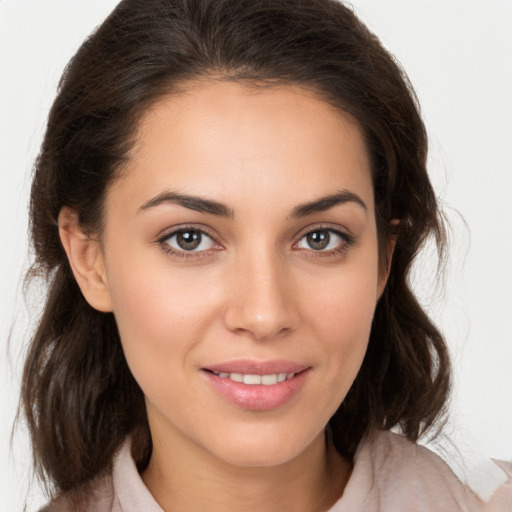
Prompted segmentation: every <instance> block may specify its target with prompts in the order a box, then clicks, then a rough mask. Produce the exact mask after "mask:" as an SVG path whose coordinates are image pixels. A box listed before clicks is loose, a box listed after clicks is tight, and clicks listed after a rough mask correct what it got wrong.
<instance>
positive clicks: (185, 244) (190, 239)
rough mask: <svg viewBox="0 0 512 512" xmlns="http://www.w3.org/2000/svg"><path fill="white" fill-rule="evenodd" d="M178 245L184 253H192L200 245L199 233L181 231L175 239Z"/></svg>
mask: <svg viewBox="0 0 512 512" xmlns="http://www.w3.org/2000/svg"><path fill="white" fill-rule="evenodd" d="M176 241H177V242H178V245H179V246H180V247H181V248H182V249H183V250H185V251H192V250H194V249H197V248H198V247H199V244H200V243H201V233H199V232H198V231H182V232H181V233H178V235H177V237H176Z"/></svg>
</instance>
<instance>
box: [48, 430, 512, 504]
mask: <svg viewBox="0 0 512 512" xmlns="http://www.w3.org/2000/svg"><path fill="white" fill-rule="evenodd" d="M495 464H496V468H495V469H497V471H498V474H499V475H500V481H501V482H502V483H499V484H496V486H497V488H496V489H493V492H492V496H491V498H490V499H489V500H488V501H487V502H484V501H483V500H481V499H480V498H479V497H477V495H476V494H475V493H474V492H473V491H471V490H470V489H469V488H468V487H466V486H465V485H463V484H462V483H461V481H460V480H459V479H458V478H457V477H456V476H455V474H454V473H453V472H452V471H451V469H450V468H449V467H448V466H447V465H446V464H445V462H444V461H443V460H442V459H441V458H440V457H439V456H437V455H436V454H435V453H433V452H432V451H430V450H429V449H427V448H425V447H423V446H419V445H417V444H415V443H412V442H410V441H408V440H407V439H406V438H404V437H403V436H400V435H398V434H394V433H391V432H383V431H380V432H376V433H375V434H374V435H373V436H372V437H371V438H370V439H367V440H365V441H364V442H362V443H361V445H360V446H359V448H358V450H357V452H356V455H355V457H354V468H353V471H352V474H351V477H350V479H349V481H348V484H347V486H346V487H345V490H344V492H343V495H342V496H341V498H340V499H339V500H338V501H337V502H336V503H335V504H334V505H333V506H332V507H331V509H330V510H329V511H328V512H512V463H505V462H503V463H502V462H496V463H495ZM491 485H492V483H491ZM290 492H293V489H290ZM44 510H48V511H49V512H63V511H66V512H68V511H71V510H72V509H71V508H69V505H68V506H67V505H66V504H65V502H64V501H61V500H59V501H58V502H57V503H54V504H53V505H52V506H50V507H49V508H48V509H44ZM87 510H88V511H91V512H92V511H94V512H164V510H163V509H162V508H161V507H160V506H159V505H158V503H157V502H156V501H155V499H154V498H153V496H152V495H151V493H150V492H149V490H148V489H147V487H146V486H145V485H144V483H143V481H142V479H141V477H140V475H139V473H138V472H137V468H136V466H135V462H134V461H133V459H132V456H131V452H130V443H129V440H127V441H126V442H125V444H124V445H123V446H122V448H121V449H120V451H119V452H118V453H117V455H116V456H115V460H114V464H113V471H112V474H111V475H109V476H108V477H105V478H103V479H102V480H100V481H99V482H97V483H96V485H95V486H94V487H93V490H92V491H91V502H90V505H89V508H88V509H87ZM283 512H287V511H283ZM290 512H293V511H290Z"/></svg>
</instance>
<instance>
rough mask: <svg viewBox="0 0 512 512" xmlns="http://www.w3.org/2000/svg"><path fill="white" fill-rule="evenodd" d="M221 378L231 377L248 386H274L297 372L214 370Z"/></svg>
mask: <svg viewBox="0 0 512 512" xmlns="http://www.w3.org/2000/svg"><path fill="white" fill-rule="evenodd" d="M212 373H213V374H214V375H216V376H217V377H220V378H221V379H230V380H232V381H234V382H239V383H243V384H247V385H248V386H258V385H263V386H273V385H275V384H277V383H279V382H284V381H285V380H289V379H292V378H293V377H294V376H295V375H296V374H295V373H272V374H270V375H251V374H243V373H227V372H212Z"/></svg>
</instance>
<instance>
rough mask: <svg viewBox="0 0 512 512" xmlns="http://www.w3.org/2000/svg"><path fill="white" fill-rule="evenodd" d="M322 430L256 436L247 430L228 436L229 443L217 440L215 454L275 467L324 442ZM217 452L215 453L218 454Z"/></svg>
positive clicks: (233, 462)
mask: <svg viewBox="0 0 512 512" xmlns="http://www.w3.org/2000/svg"><path fill="white" fill-rule="evenodd" d="M323 437H324V436H323V430H322V431H321V432H320V433H319V434H317V435H316V436H315V435H313V436H311V435H309V436H308V435H304V433H302V435H301V434H300V433H295V435H293V433H291V432H289V431H286V432H269V431H268V429H266V430H265V432H260V433H259V434H256V435H251V434H250V433H244V434H241V435H239V436H236V435H231V436H229V437H228V436H226V437H225V439H226V441H227V442H226V443H222V440H221V442H220V443H217V446H215V447H213V450H212V452H213V454H214V455H215V456H216V457H218V458H220V459H222V460H224V461H225V462H227V463H228V464H230V465H232V466H237V467H246V468H264V467H267V468H268V467H276V466H281V465H283V464H286V463H288V462H290V461H292V460H294V459H296V458H298V457H300V456H301V455H302V454H304V453H305V452H306V451H307V450H308V448H309V447H310V446H311V445H312V444H313V442H314V441H315V440H317V439H319V438H321V439H322V443H323ZM215 452H216V453H215Z"/></svg>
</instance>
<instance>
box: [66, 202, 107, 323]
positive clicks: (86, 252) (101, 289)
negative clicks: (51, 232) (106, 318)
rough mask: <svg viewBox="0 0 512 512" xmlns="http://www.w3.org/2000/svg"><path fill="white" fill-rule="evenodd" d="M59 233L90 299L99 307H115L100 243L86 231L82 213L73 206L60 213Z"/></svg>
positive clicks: (74, 273) (80, 285) (93, 305)
mask: <svg viewBox="0 0 512 512" xmlns="http://www.w3.org/2000/svg"><path fill="white" fill-rule="evenodd" d="M59 236H60V240H61V242H62V245H63V247H64V250H65V251H66V255H67V257H68V261H69V265H70V266H71V270H72V271H73V275H74V276H75V279H76V282H77V283H78V286H79V287H80V290H81V291H82V293H83V295H84V297H85V299H86V300H87V302H88V303H89V304H90V305H91V306H92V307H93V308H94V309H97V310H98V311H103V312H105V313H107V312H110V311H112V304H111V299H110V292H109V289H108V284H107V279H106V273H105V264H104V259H103V253H102V251H101V247H100V244H99V242H98V241H97V240H96V239H94V238H93V237H90V236H89V235H87V234H86V233H84V232H83V230H82V228H81V226H80V223H79V221H78V214H77V213H76V212H75V211H74V210H72V209H71V208H68V207H64V208H62V209H61V211H60V213H59Z"/></svg>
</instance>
